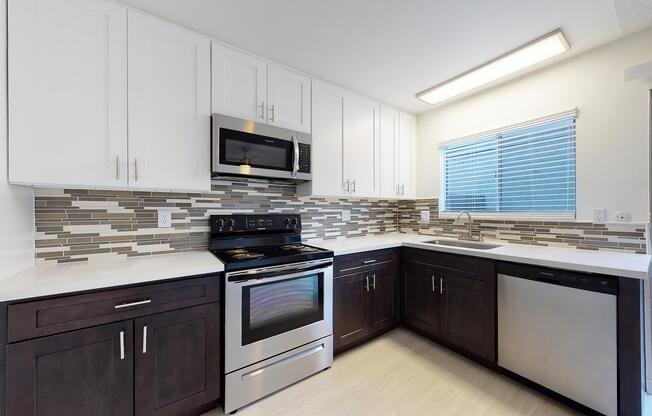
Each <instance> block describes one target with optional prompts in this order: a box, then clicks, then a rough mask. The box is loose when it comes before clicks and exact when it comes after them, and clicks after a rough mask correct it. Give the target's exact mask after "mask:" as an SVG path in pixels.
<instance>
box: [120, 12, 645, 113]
mask: <svg viewBox="0 0 652 416" xmlns="http://www.w3.org/2000/svg"><path fill="white" fill-rule="evenodd" d="M122 1H123V2H124V3H126V4H129V5H131V6H134V7H136V8H139V9H142V10H145V11H148V12H150V13H152V14H155V15H158V16H161V17H163V18H166V19H168V20H171V21H174V22H177V23H179V24H181V25H184V26H186V27H189V28H192V29H195V30H197V31H199V32H202V33H205V34H207V35H210V36H211V37H213V38H216V39H219V40H221V41H223V42H226V43H228V44H231V45H233V46H236V47H239V48H242V49H244V50H247V51H249V52H251V53H254V54H257V55H260V56H262V57H265V58H268V59H271V60H273V61H276V62H279V63H282V64H285V65H287V66H289V67H292V68H296V69H298V70H300V71H303V72H305V73H308V74H311V75H313V76H316V77H318V78H322V79H323V80H326V81H329V82H332V83H335V84H339V85H341V86H343V87H346V88H349V89H352V90H355V91H358V92H361V93H363V94H365V95H368V96H369V97H372V98H375V99H377V100H379V101H381V102H384V103H387V104H391V105H394V106H397V107H399V108H402V109H405V110H408V111H413V112H417V113H418V112H422V111H425V110H428V109H430V108H431V106H429V105H427V104H425V103H422V102H420V101H418V100H417V99H416V98H414V95H415V94H416V93H417V92H420V91H422V90H424V89H426V88H428V87H431V86H433V85H435V84H438V83H440V82H443V81H445V80H447V79H449V78H451V77H453V76H455V75H458V74H460V73H462V72H464V71H466V70H468V69H470V68H472V67H475V66H477V65H479V64H482V63H484V62H486V61H488V60H490V59H492V58H495V57H496V56H498V55H501V54H503V53H505V52H507V51H509V50H511V49H514V48H516V47H518V46H520V45H522V44H524V43H527V42H529V41H531V40H533V39H535V38H537V37H539V36H541V35H544V34H546V33H548V32H551V31H553V30H555V29H557V28H561V29H562V30H563V31H564V33H565V34H566V36H567V38H568V40H569V42H570V43H571V46H572V48H573V49H572V53H578V52H581V51H584V50H587V49H589V48H592V47H595V46H598V45H600V44H603V43H606V42H608V41H611V40H613V39H616V38H618V37H621V36H623V35H625V34H628V33H631V32H635V31H637V30H640V29H643V28H645V27H649V26H651V25H652V0H570V1H569V0H546V1H539V0H493V1H486V0H464V1H448V0H183V1H179V0H122Z"/></svg>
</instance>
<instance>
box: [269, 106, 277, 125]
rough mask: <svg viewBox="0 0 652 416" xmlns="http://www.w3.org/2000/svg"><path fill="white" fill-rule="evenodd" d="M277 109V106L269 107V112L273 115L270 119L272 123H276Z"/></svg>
mask: <svg viewBox="0 0 652 416" xmlns="http://www.w3.org/2000/svg"><path fill="white" fill-rule="evenodd" d="M275 107H276V105H275V104H272V106H271V107H269V111H270V112H271V114H272V115H271V117H270V118H269V121H271V122H273V121H274V118H275V117H276V108H275Z"/></svg>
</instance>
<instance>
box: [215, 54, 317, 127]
mask: <svg viewBox="0 0 652 416" xmlns="http://www.w3.org/2000/svg"><path fill="white" fill-rule="evenodd" d="M212 63H213V64H212V71H213V75H212V76H213V88H212V90H213V91H212V92H213V113H220V114H226V115H229V116H233V117H239V118H243V119H245V120H254V121H257V122H259V123H267V124H272V125H275V126H280V127H285V128H287V129H292V130H297V131H302V132H305V133H310V78H309V77H307V76H305V75H301V74H299V73H297V72H293V71H290V70H287V69H285V68H281V67H279V66H276V65H273V64H268V63H267V62H265V61H263V60H261V59H258V58H255V57H253V56H250V55H247V54H245V53H242V52H238V51H236V50H234V49H231V48H229V47H226V46H223V45H220V44H219V43H215V42H214V43H213V58H212Z"/></svg>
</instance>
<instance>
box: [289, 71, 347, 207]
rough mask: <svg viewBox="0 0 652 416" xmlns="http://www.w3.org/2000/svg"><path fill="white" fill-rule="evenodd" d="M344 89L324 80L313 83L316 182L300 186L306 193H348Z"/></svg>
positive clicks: (334, 194)
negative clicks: (344, 162)
mask: <svg viewBox="0 0 652 416" xmlns="http://www.w3.org/2000/svg"><path fill="white" fill-rule="evenodd" d="M344 94H345V93H344V91H343V90H342V89H340V88H338V87H335V86H333V85H329V84H326V83H324V82H320V81H317V80H315V81H313V83H312V149H311V153H312V161H311V165H312V166H311V170H312V181H311V182H308V183H305V184H301V185H299V193H300V194H302V195H321V196H341V195H344V188H343V180H342V156H343V155H342V129H343V123H344V120H343V111H344V110H343V105H344Z"/></svg>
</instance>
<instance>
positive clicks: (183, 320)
mask: <svg viewBox="0 0 652 416" xmlns="http://www.w3.org/2000/svg"><path fill="white" fill-rule="evenodd" d="M135 331H136V348H135V369H136V371H135V380H136V385H135V397H136V415H137V416H145V415H148V416H150V415H151V416H167V415H170V416H172V415H184V414H187V413H188V412H191V411H193V410H195V409H197V408H199V407H200V406H202V405H205V404H206V403H209V402H211V401H212V400H215V399H217V397H218V395H219V391H220V385H219V359H220V353H219V348H220V343H219V306H218V304H217V303H212V304H207V305H200V306H195V307H193V308H187V309H181V310H178V311H172V312H166V313H161V314H157V315H152V316H147V317H144V318H138V319H136V320H135Z"/></svg>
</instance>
